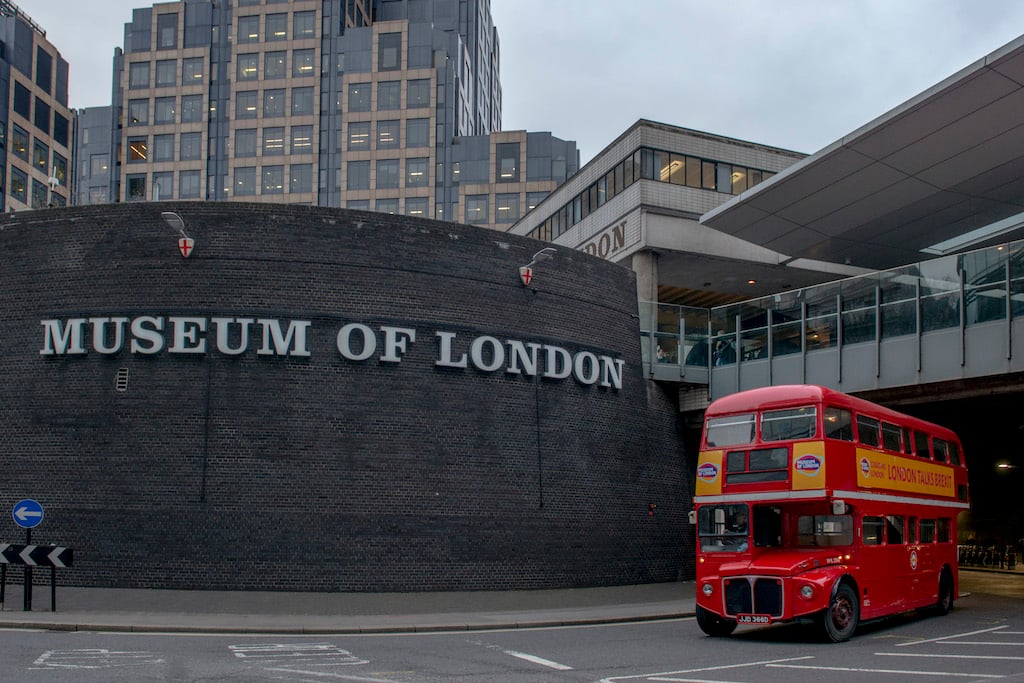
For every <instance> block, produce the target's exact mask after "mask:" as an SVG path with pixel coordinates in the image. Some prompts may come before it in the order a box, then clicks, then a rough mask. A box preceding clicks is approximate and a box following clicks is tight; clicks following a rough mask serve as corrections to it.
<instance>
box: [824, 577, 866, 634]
mask: <svg viewBox="0 0 1024 683" xmlns="http://www.w3.org/2000/svg"><path fill="white" fill-rule="evenodd" d="M859 622H860V601H859V600H857V592H856V591H855V590H854V589H853V588H852V587H851V586H850V585H849V584H847V583H841V584H839V587H838V588H837V589H836V591H835V594H834V595H833V596H832V599H831V600H830V601H829V603H828V607H826V608H825V610H824V611H823V612H822V613H821V614H820V616H819V623H820V626H821V627H822V629H823V630H824V634H825V636H826V637H827V638H828V639H829V640H831V641H832V642H833V643H841V642H843V641H845V640H849V639H850V636H852V635H853V632H854V631H856V630H857V624H858V623H859Z"/></svg>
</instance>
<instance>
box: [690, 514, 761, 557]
mask: <svg viewBox="0 0 1024 683" xmlns="http://www.w3.org/2000/svg"><path fill="white" fill-rule="evenodd" d="M749 519H750V511H749V509H748V508H747V506H746V505H743V504H739V505H705V506H704V507H702V508H700V510H698V512H697V536H698V537H700V549H701V550H702V551H703V552H725V553H739V552H743V551H744V550H746V549H747V539H748V537H749V534H750V528H749V525H748V523H747V520H749Z"/></svg>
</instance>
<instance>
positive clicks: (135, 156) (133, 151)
mask: <svg viewBox="0 0 1024 683" xmlns="http://www.w3.org/2000/svg"><path fill="white" fill-rule="evenodd" d="M148 158H149V138H148V137H139V138H128V163H133V162H136V163H137V162H140V161H145V160H146V159H148Z"/></svg>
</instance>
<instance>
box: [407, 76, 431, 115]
mask: <svg viewBox="0 0 1024 683" xmlns="http://www.w3.org/2000/svg"><path fill="white" fill-rule="evenodd" d="M429 106H430V79H429V78H419V79H414V80H411V81H409V85H408V92H407V94H406V108H407V109H416V108H418V107H429Z"/></svg>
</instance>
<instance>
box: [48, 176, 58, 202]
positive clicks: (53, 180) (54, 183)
mask: <svg viewBox="0 0 1024 683" xmlns="http://www.w3.org/2000/svg"><path fill="white" fill-rule="evenodd" d="M46 184H47V185H49V186H50V206H56V205H57V202H55V201H53V195H54V194H55V193H56V192H57V188H58V187H60V179H59V178H58V177H57V176H55V175H52V176H50V177H49V178H47V179H46Z"/></svg>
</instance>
